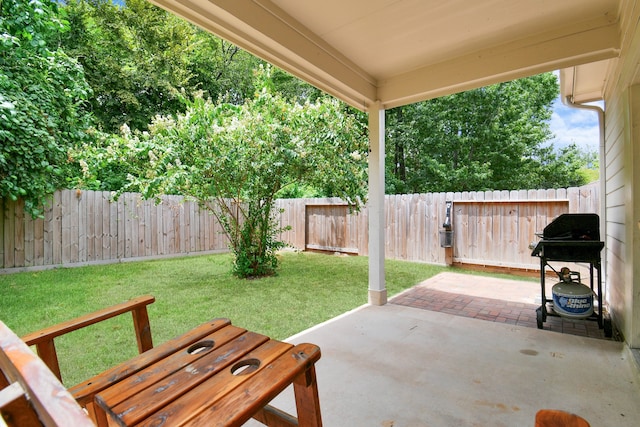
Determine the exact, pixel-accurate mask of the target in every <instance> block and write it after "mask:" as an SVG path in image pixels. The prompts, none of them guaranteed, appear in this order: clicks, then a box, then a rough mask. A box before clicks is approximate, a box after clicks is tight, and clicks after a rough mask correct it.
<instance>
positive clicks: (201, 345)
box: [187, 340, 215, 354]
mask: <svg viewBox="0 0 640 427" xmlns="http://www.w3.org/2000/svg"><path fill="white" fill-rule="evenodd" d="M214 345H215V342H214V341H213V340H204V341H200V342H197V343H195V344H193V345H192V346H191V347H189V348H188V349H187V353H189V354H198V353H202V352H205V351H207V350H211V349H212V348H213V346H214Z"/></svg>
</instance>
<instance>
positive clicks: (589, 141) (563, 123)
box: [549, 98, 600, 152]
mask: <svg viewBox="0 0 640 427" xmlns="http://www.w3.org/2000/svg"><path fill="white" fill-rule="evenodd" d="M549 126H550V128H551V131H552V132H553V133H554V135H555V138H554V139H552V140H551V141H550V143H551V144H553V146H554V147H556V148H563V147H566V146H567V145H569V144H576V145H577V146H578V147H579V148H581V149H583V150H585V151H596V152H597V151H598V144H599V141H600V139H599V138H600V137H599V135H600V133H599V127H598V115H597V114H596V112H595V111H589V110H581V109H576V108H570V107H567V106H565V105H564V104H562V102H560V98H558V99H557V100H556V101H555V102H554V104H553V114H552V116H551V121H550V122H549Z"/></svg>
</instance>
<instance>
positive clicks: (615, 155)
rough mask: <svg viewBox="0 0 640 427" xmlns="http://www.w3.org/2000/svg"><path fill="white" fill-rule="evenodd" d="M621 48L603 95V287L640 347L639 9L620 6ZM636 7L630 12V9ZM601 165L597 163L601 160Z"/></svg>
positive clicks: (618, 323) (632, 343)
mask: <svg viewBox="0 0 640 427" xmlns="http://www.w3.org/2000/svg"><path fill="white" fill-rule="evenodd" d="M623 7H625V8H626V9H627V10H626V11H625V13H624V14H623V16H624V17H625V19H626V20H625V21H624V22H622V29H623V31H622V41H623V44H622V49H621V54H620V59H619V60H618V61H617V64H616V66H615V67H614V69H613V70H612V71H611V74H610V75H609V78H608V81H607V87H606V92H605V102H606V113H605V114H606V117H605V141H606V142H605V149H604V153H605V159H604V164H605V167H606V171H605V177H606V179H605V190H604V193H605V194H604V195H603V197H604V205H605V210H604V216H605V221H606V236H605V242H606V246H605V250H606V254H605V255H606V266H605V269H606V284H607V288H608V301H609V304H610V308H611V310H612V317H613V319H614V322H615V323H616V326H617V327H618V328H619V329H620V331H621V332H622V334H623V336H624V337H625V340H626V341H627V342H628V343H629V345H630V347H632V348H633V347H635V348H637V347H640V262H638V259H639V258H640V227H638V226H637V224H640V222H639V221H640V218H639V217H638V212H640V73H639V67H638V64H639V63H640V31H639V30H640V27H639V24H638V20H639V18H640V10H638V7H637V5H636V2H623ZM634 8H635V9H634ZM601 161H602V159H601Z"/></svg>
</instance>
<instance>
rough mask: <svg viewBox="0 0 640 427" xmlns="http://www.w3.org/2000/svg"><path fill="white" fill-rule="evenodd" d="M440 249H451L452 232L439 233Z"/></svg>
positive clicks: (443, 231)
mask: <svg viewBox="0 0 640 427" xmlns="http://www.w3.org/2000/svg"><path fill="white" fill-rule="evenodd" d="M440 247H441V248H452V247H453V230H441V231H440Z"/></svg>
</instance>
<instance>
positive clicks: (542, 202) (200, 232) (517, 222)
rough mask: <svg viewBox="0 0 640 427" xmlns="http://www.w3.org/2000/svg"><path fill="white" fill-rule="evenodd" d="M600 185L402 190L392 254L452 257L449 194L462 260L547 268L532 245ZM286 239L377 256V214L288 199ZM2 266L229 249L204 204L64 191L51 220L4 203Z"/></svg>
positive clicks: (580, 208) (392, 206)
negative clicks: (373, 234)
mask: <svg viewBox="0 0 640 427" xmlns="http://www.w3.org/2000/svg"><path fill="white" fill-rule="evenodd" d="M598 188H599V187H598V185H594V184H592V185H588V186H585V187H580V188H569V189H560V190H529V191H527V190H523V191H495V192H468V193H467V192H465V193H429V194H412V195H394V196H386V198H385V215H386V227H385V239H386V243H385V244H386V247H385V254H386V256H387V257H388V258H394V259H403V260H412V261H420V262H427V263H436V264H444V263H445V251H444V249H443V248H441V247H440V240H439V233H440V232H441V231H442V230H443V229H442V224H443V222H444V219H445V218H444V216H445V203H446V201H453V218H452V221H453V222H452V225H453V227H452V228H453V231H454V239H453V256H454V262H456V263H461V264H475V265H482V266H495V267H507V268H519V269H537V268H538V266H539V265H538V261H537V259H536V258H532V257H531V251H530V249H529V243H530V242H531V241H533V240H535V239H536V237H535V232H538V231H542V229H543V228H544V226H545V225H546V224H548V223H549V222H550V221H551V220H552V219H553V218H555V217H556V216H558V215H559V214H561V213H565V212H581V213H582V212H585V213H586V212H593V213H598V212H599V210H598V209H599V208H598V206H599V197H598ZM277 207H278V208H280V209H282V210H283V212H282V213H281V214H280V224H281V225H282V226H283V227H284V226H291V230H289V231H286V232H283V233H282V235H281V239H282V240H284V241H286V242H288V243H289V244H290V245H291V246H293V247H295V248H298V249H303V250H305V249H309V250H323V251H331V252H343V253H349V254H358V255H367V254H368V228H367V224H368V212H367V208H366V207H364V208H363V209H362V210H361V211H360V212H358V213H351V212H350V211H349V208H348V206H346V205H345V204H344V202H342V201H341V200H339V199H284V200H278V201H277ZM0 209H1V211H2V213H3V214H2V215H0V237H2V241H3V245H2V246H0V269H2V271H4V272H8V271H17V270H21V269H24V268H32V267H42V268H44V267H47V266H59V265H64V266H70V265H78V264H94V263H105V262H117V261H122V260H127V259H139V258H145V257H161V256H171V255H180V254H190V253H203V252H216V251H226V250H227V239H226V237H225V236H224V235H223V234H222V229H221V227H220V225H219V224H218V223H217V221H216V220H215V218H214V217H213V216H212V215H210V214H209V213H208V212H206V211H202V210H200V209H199V208H198V205H197V204H196V203H194V202H188V201H183V199H182V198H181V197H177V196H167V197H163V198H162V203H160V204H158V205H156V204H155V203H154V202H153V201H145V200H142V199H141V197H140V195H138V194H133V193H127V194H124V195H123V196H122V197H120V198H119V200H118V201H113V200H112V199H111V194H110V193H108V192H94V191H75V190H64V191H59V192H56V193H55V194H54V196H53V198H52V200H51V203H50V206H49V208H48V209H47V211H46V212H45V215H44V218H42V219H35V220H34V219H31V218H30V217H28V216H25V214H24V211H23V206H22V204H21V203H20V202H16V203H13V202H8V201H4V202H0Z"/></svg>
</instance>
